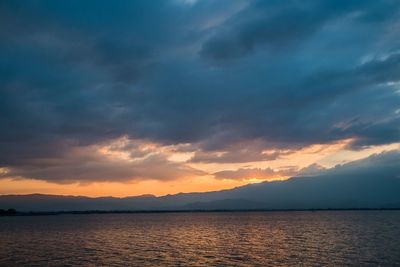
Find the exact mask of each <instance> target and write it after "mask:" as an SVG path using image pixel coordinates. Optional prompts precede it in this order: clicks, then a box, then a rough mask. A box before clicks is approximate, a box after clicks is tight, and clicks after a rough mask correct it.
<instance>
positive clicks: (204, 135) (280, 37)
mask: <svg viewBox="0 0 400 267" xmlns="http://www.w3.org/2000/svg"><path fill="white" fill-rule="evenodd" d="M399 7H400V4H399V2H398V1H307V2H304V1H288V2H282V1H219V0H218V1H217V0H210V1H197V2H195V3H192V4H185V3H184V2H182V1H175V0H171V1H116V2H113V3H111V2H109V1H65V2H55V1H44V0H43V1H2V2H1V3H0V35H1V37H0V58H1V60H0V124H1V131H0V167H7V168H9V169H12V170H13V171H14V173H18V174H19V175H22V176H23V175H25V174H26V175H28V174H29V173H31V174H32V172H31V171H29V170H31V169H30V168H32V167H33V168H35V166H36V167H38V168H39V167H40V168H42V169H43V170H47V168H46V167H45V166H42V165H35V164H37V163H35V162H36V161H35V160H41V159H42V160H43V161H41V164H43V162H44V161H45V159H49V158H55V159H59V160H60V162H62V161H63V160H66V158H68V155H70V153H71V150H74V149H85V148H86V147H89V146H91V145H95V144H98V143H102V142H107V141H110V140H115V139H117V138H120V137H121V136H128V138H132V139H134V138H138V139H141V140H148V141H152V142H155V143H158V144H163V145H168V144H189V143H190V144H192V149H193V150H192V151H194V152H195V156H194V158H193V159H192V161H195V162H218V163H231V162H246V161H247V162H248V161H260V160H261V161H263V160H269V159H273V158H276V157H279V155H281V154H282V153H286V152H285V151H291V150H295V149H297V148H301V147H304V146H307V145H311V144H315V143H330V142H335V141H338V140H342V139H345V138H352V140H353V143H352V144H350V147H351V148H354V149H359V148H363V147H365V146H369V145H380V144H389V143H395V142H399V141H400V130H399V116H400V111H399V110H400V94H399V85H398V82H399V80H400V56H399V55H400V41H399V38H398V34H399V31H400V30H399V25H400V21H399V19H398V18H399V16H398V15H399ZM251 140H261V144H262V145H260V146H253V145H250V143H251V142H250V143H249V141H251ZM241 144H249V145H248V147H245V146H243V145H241ZM236 149H239V150H238V152H237V153H236V154H235V150H236ZM280 150H282V151H280ZM265 151H275V152H268V153H266V152H265ZM220 152H221V153H222V154H221V153H220ZM33 159H35V160H33ZM67 161H68V160H67ZM166 162H167V163H168V164H169V161H168V160H166ZM60 164H61V163H60ZM28 165H29V166H28ZM61 165H62V164H61ZM27 166H28V167H27ZM108 168H111V169H112V166H108V167H107V169H108ZM129 168H130V169H131V174H132V176H135V169H137V168H138V166H130V167H129ZM122 169H123V168H122ZM60 172H62V171H60ZM24 173H25V174H24ZM104 173H108V172H106V171H104ZM83 174H85V175H83ZM31 176H34V177H35V178H37V179H40V177H47V176H46V173H42V172H41V173H40V174H38V172H36V174H34V175H31ZM61 176H62V175H61ZM61 176H60V177H61ZM83 176H87V177H91V180H93V179H95V178H96V175H94V174H93V176H91V175H90V174H89V173H88V172H84V171H82V175H79V177H80V178H81V179H83V178H82V177H83ZM110 176H112V175H111V174H110ZM122 176H124V175H121V177H122ZM127 176H129V175H127ZM49 177H50V176H49ZM54 177H55V175H52V179H53V178H54ZM92 178H93V179H92ZM54 179H55V178H54ZM62 179H63V180H65V179H66V178H65V177H64V178H62ZM99 179H100V180H102V179H104V177H99ZM110 179H111V178H110ZM117 179H118V177H117Z"/></svg>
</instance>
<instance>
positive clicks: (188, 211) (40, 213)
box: [0, 208, 400, 216]
mask: <svg viewBox="0 0 400 267" xmlns="http://www.w3.org/2000/svg"><path fill="white" fill-rule="evenodd" d="M371 210H376V211H393V210H400V208H371V209H368V208H353V209H335V208H332V209H224V210H222V209H218V210H87V211H44V212H18V211H15V210H13V211H12V212H9V210H6V211H2V210H0V216H51V215H68V214H72V215H84V214H141V213H201V212H296V211H309V212H316V211H371Z"/></svg>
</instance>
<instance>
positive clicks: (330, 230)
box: [0, 211, 400, 266]
mask: <svg viewBox="0 0 400 267" xmlns="http://www.w3.org/2000/svg"><path fill="white" fill-rule="evenodd" d="M0 265H1V266H287V265H292V266H293V265H295V266H299V265H300V266H302V265H304V266H309V265H311V266H315V265H325V266H326V265H329V266H333V265H334V266H343V265H352V266H354V265H362V266H377V265H381V266H400V211H319V212H234V213H166V214H165V213H164V214H103V215H94V214H92V215H60V216H32V217H3V218H0Z"/></svg>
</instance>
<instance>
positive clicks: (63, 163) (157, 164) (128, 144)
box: [0, 139, 207, 183]
mask: <svg viewBox="0 0 400 267" xmlns="http://www.w3.org/2000/svg"><path fill="white" fill-rule="evenodd" d="M166 150H167V149H166ZM161 151H162V149H160V148H158V147H157V146H155V145H154V144H148V143H142V142H140V141H135V142H132V141H128V140H126V139H120V140H117V141H115V142H112V143H110V144H103V145H92V146H86V147H83V148H71V149H69V150H68V151H67V152H66V153H64V154H63V155H61V156H59V157H57V158H39V159H30V160H29V161H24V162H18V163H17V164H15V165H10V166H9V167H8V168H7V169H6V170H5V171H4V172H2V173H0V177H8V178H16V179H18V178H29V179H39V180H45V181H48V182H54V183H73V182H79V183H90V182H94V181H118V182H127V181H133V180H144V179H152V180H161V181H166V180H174V179H182V178H192V177H198V176H202V175H206V174H207V173H205V172H204V171H200V170H196V169H194V168H191V167H188V166H184V165H182V164H180V163H179V162H174V161H170V160H168V158H167V156H168V154H167V153H166V151H164V153H162V152H161Z"/></svg>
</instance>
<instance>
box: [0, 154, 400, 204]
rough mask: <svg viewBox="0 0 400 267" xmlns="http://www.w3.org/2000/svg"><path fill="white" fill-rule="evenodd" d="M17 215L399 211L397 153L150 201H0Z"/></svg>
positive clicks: (35, 198)
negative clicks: (308, 173)
mask: <svg viewBox="0 0 400 267" xmlns="http://www.w3.org/2000/svg"><path fill="white" fill-rule="evenodd" d="M5 207H13V208H15V209H17V210H18V211H84V210H120V211H122V210H186V209H187V210H192V209H205V210H214V209H228V210H230V209H232V210H234V209H329V208H332V209H347V208H348V209H352V208H400V152H399V151H391V152H385V153H381V154H377V155H373V156H370V157H368V158H365V159H362V160H358V161H354V162H350V163H347V164H344V165H339V166H336V167H334V168H332V169H328V170H321V171H320V172H318V173H316V174H314V175H312V176H302V177H293V178H291V179H288V180H285V181H273V182H263V183H259V184H251V185H246V186H242V187H238V188H234V189H230V190H222V191H214V192H206V193H180V194H176V195H166V196H162V197H155V196H152V195H143V196H136V197H126V198H114V197H99V198H89V197H74V196H55V195H41V194H33V195H6V196H0V208H5Z"/></svg>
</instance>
